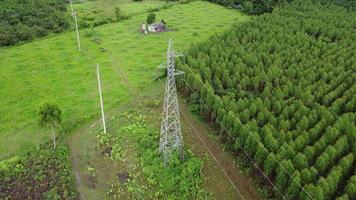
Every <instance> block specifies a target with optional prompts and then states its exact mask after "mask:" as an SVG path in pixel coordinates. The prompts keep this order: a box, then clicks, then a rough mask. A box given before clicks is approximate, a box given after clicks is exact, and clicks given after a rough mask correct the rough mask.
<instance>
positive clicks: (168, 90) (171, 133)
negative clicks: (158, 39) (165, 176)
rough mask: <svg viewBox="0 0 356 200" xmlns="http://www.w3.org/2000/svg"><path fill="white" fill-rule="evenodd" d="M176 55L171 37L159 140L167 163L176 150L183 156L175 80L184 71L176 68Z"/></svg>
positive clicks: (161, 151) (160, 148)
mask: <svg viewBox="0 0 356 200" xmlns="http://www.w3.org/2000/svg"><path fill="white" fill-rule="evenodd" d="M175 57H177V56H176V55H175V52H174V49H173V41H172V39H170V40H169V43H168V50H167V79H166V86H165V94H164V102H163V113H162V123H161V134H160V141H159V150H160V153H161V154H162V155H163V158H164V163H165V164H167V163H168V161H169V159H170V156H171V154H172V153H173V152H174V151H176V152H177V153H179V154H180V156H181V158H182V156H183V139H182V134H181V125H180V118H179V107H178V99H177V89H176V82H175V75H179V74H181V73H182V72H179V71H177V70H175V69H174V67H175V63H174V58H175Z"/></svg>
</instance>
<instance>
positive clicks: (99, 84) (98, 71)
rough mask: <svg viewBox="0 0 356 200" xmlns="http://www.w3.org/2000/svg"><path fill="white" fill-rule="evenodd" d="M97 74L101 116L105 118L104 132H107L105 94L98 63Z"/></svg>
mask: <svg viewBox="0 0 356 200" xmlns="http://www.w3.org/2000/svg"><path fill="white" fill-rule="evenodd" d="M96 74H97V76H98V87H99V95H100V107H101V117H102V118H103V128H104V133H105V134H106V126H105V115H104V103H103V95H102V93H101V80H100V70H99V64H96Z"/></svg>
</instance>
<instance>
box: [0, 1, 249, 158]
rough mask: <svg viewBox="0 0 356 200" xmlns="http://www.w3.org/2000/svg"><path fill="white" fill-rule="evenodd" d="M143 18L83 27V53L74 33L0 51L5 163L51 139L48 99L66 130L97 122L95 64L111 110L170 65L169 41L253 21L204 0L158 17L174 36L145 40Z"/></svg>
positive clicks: (0, 137)
mask: <svg viewBox="0 0 356 200" xmlns="http://www.w3.org/2000/svg"><path fill="white" fill-rule="evenodd" d="M216 13H218V14H216ZM145 19H146V14H142V15H137V16H135V17H133V18H132V19H129V20H127V21H123V22H120V23H115V24H107V25H104V26H100V27H97V28H94V29H85V30H82V31H81V41H82V52H78V51H77V46H76V38H75V33H74V32H66V33H63V34H59V35H56V36H52V37H48V38H45V39H41V40H37V41H34V42H32V43H28V44H24V45H21V46H15V47H11V48H2V49H0V55H1V60H0V66H1V68H0V74H1V75H0V85H1V87H0V98H1V99H2V101H1V102H0V113H1V115H0V121H1V124H0V130H1V132H0V159H4V158H8V157H10V156H12V155H15V154H17V153H19V152H20V150H21V148H25V147H26V145H32V144H37V143H41V142H43V141H44V140H48V139H49V136H48V133H47V131H46V130H40V129H39V128H38V126H37V122H36V111H37V108H38V105H39V103H40V102H42V101H44V100H52V101H54V102H56V103H57V104H58V105H59V106H60V107H61V109H62V110H63V117H64V128H65V129H66V130H71V129H73V128H74V127H75V126H77V125H78V124H80V123H83V122H85V121H88V119H93V118H96V117H98V114H99V112H98V111H99V98H98V94H97V82H96V74H95V64H96V63H100V65H101V71H102V82H103V90H104V101H105V106H106V109H107V110H109V109H111V108H114V107H116V106H117V105H118V104H120V102H122V101H124V100H129V99H130V97H131V94H133V93H135V92H139V91H140V90H142V89H144V88H145V87H146V86H147V85H148V84H149V83H150V82H151V81H152V80H153V78H154V76H153V73H154V70H155V66H157V65H158V64H160V63H161V62H163V61H164V60H165V53H164V52H165V50H166V48H167V40H168V38H173V39H174V41H175V48H176V49H177V50H178V51H179V50H180V51H182V50H184V49H186V48H188V47H189V45H190V44H191V43H192V42H196V41H202V40H204V39H206V38H207V37H208V36H209V35H212V34H214V33H219V32H222V31H223V30H224V29H225V28H227V27H229V26H230V25H231V24H232V23H233V22H236V21H244V20H247V19H248V17H245V16H242V15H241V14H240V13H239V12H236V11H234V10H229V9H226V8H224V7H220V6H216V5H214V4H210V3H206V2H193V3H189V4H184V5H177V6H174V7H172V8H169V9H166V10H162V11H160V12H157V19H158V20H159V19H165V21H166V22H167V23H168V26H169V27H172V28H177V31H175V32H167V33H163V34H157V35H156V34H152V35H149V36H146V37H145V36H143V35H140V34H139V33H138V32H137V29H138V27H139V26H140V23H141V22H142V21H143V20H145ZM201 19H204V21H202V20H201Z"/></svg>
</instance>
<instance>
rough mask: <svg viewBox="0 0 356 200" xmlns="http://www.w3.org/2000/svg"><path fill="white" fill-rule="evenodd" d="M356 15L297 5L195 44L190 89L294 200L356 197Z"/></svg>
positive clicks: (187, 65) (185, 83) (188, 61)
mask: <svg viewBox="0 0 356 200" xmlns="http://www.w3.org/2000/svg"><path fill="white" fill-rule="evenodd" d="M355 18H356V14H355V12H351V11H347V10H345V9H343V8H341V7H337V6H323V7H322V6H320V5H315V4H313V3H310V2H308V1H294V2H293V3H291V4H290V5H286V6H283V7H281V8H276V9H275V11H274V12H273V13H272V14H268V15H263V16H260V17H258V18H256V19H255V20H252V21H250V22H247V23H244V24H242V25H241V24H240V25H235V26H234V27H233V28H232V29H231V30H229V31H227V32H225V33H224V34H223V35H221V36H214V37H211V38H210V39H209V40H207V41H206V42H204V43H199V44H196V45H192V47H191V48H190V49H189V50H188V51H187V52H186V55H187V56H186V58H185V60H179V61H178V64H177V65H178V68H180V69H181V70H183V71H185V72H186V74H185V76H184V77H182V78H180V79H179V80H178V81H179V85H180V86H181V89H182V91H183V93H185V94H191V95H190V100H191V101H192V103H194V104H196V105H197V107H198V109H199V111H200V112H201V113H202V114H203V115H204V116H205V117H206V118H207V119H208V120H210V121H215V122H217V123H216V124H217V125H218V126H220V127H221V128H222V130H224V134H225V135H226V138H227V139H228V141H229V142H230V143H231V144H232V146H233V148H234V149H235V150H237V151H240V152H241V154H243V151H242V150H244V151H245V152H246V154H247V157H250V158H252V159H253V160H254V161H255V162H256V163H257V164H258V166H259V167H260V168H261V169H263V171H264V172H265V173H266V174H267V175H268V176H269V177H270V178H271V179H272V180H273V181H274V183H275V185H276V186H277V188H278V190H279V191H280V192H281V193H282V194H283V195H284V196H285V197H286V198H287V199H336V198H339V199H355V198H356V185H355V175H356V170H355V164H356V162H355V155H356V142H355V138H356V128H355V127H356V126H355V120H356V115H355V105H356V96H355V95H354V94H355V93H356V84H355V80H356V74H355V73H354V72H355V63H356V58H355V56H354V53H355V48H356V45H355V43H354V41H355V38H356V34H355V32H354V31H353V30H354V27H353V26H354V23H353V19H355Z"/></svg>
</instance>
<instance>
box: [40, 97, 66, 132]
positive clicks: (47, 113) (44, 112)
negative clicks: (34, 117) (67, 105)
mask: <svg viewBox="0 0 356 200" xmlns="http://www.w3.org/2000/svg"><path fill="white" fill-rule="evenodd" d="M61 113H62V112H61V110H60V109H59V107H58V105H56V104H54V103H50V102H46V103H43V104H42V105H41V106H40V108H39V110H38V116H39V124H40V125H41V126H48V127H50V126H57V125H59V124H61V121H62V118H61Z"/></svg>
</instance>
